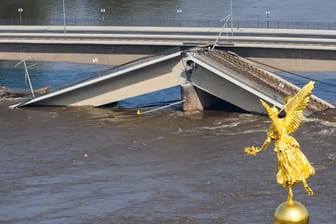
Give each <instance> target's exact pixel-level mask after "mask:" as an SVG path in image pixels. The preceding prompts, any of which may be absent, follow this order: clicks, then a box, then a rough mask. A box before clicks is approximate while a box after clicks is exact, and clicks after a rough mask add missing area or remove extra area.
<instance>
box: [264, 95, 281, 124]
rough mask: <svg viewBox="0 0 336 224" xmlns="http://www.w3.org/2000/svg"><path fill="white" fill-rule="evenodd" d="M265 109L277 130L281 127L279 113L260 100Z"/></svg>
mask: <svg viewBox="0 0 336 224" xmlns="http://www.w3.org/2000/svg"><path fill="white" fill-rule="evenodd" d="M260 102H261V104H262V105H263V107H264V108H265V109H266V111H267V114H268V116H269V118H270V119H271V120H272V122H273V125H274V127H275V128H277V127H279V119H278V114H279V113H278V111H273V110H272V108H271V107H270V106H269V105H268V104H267V103H266V102H265V101H263V100H260Z"/></svg>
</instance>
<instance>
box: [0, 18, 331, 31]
mask: <svg viewBox="0 0 336 224" xmlns="http://www.w3.org/2000/svg"><path fill="white" fill-rule="evenodd" d="M20 22H21V25H55V26H57V25H59V26H63V25H64V24H63V19H56V20H52V21H51V20H47V19H36V18H34V19H33V18H24V19H22V20H21V21H20V20H19V19H17V18H16V19H0V25H20ZM66 25H67V26H167V27H168V26H172V27H179V26H181V27H222V26H223V23H222V22H220V21H219V20H203V19H202V20H191V19H184V18H181V19H169V18H162V19H155V20H150V21H149V20H148V19H141V18H132V17H128V18H105V19H104V20H102V19H101V18H96V19H95V18H93V19H92V18H90V19H87V20H83V19H80V20H79V19H67V20H66ZM233 27H234V28H270V29H315V30H316V29H317V30H336V23H335V22H302V21H301V22H300V21H275V20H269V21H266V20H234V21H233Z"/></svg>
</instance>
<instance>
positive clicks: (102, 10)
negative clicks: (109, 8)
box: [100, 8, 106, 21]
mask: <svg viewBox="0 0 336 224" xmlns="http://www.w3.org/2000/svg"><path fill="white" fill-rule="evenodd" d="M105 12H106V9H104V8H101V9H100V13H101V14H102V20H103V21H104V20H105V17H104V15H105Z"/></svg>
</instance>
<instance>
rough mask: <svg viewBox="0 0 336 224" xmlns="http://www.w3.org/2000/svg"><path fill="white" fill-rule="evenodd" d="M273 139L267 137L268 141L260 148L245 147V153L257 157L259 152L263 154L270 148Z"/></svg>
mask: <svg viewBox="0 0 336 224" xmlns="http://www.w3.org/2000/svg"><path fill="white" fill-rule="evenodd" d="M271 141H272V138H271V137H270V136H267V138H266V140H265V141H264V144H263V145H262V146H261V147H260V148H257V147H254V146H249V147H245V150H244V151H245V153H246V154H249V155H252V156H256V155H257V154H258V153H259V152H263V151H265V150H266V149H267V147H268V146H269V144H270V143H271Z"/></svg>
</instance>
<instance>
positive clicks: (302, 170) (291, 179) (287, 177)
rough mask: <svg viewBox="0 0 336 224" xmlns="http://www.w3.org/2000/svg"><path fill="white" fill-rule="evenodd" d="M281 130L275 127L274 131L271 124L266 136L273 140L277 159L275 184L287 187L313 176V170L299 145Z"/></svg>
mask: <svg viewBox="0 0 336 224" xmlns="http://www.w3.org/2000/svg"><path fill="white" fill-rule="evenodd" d="M279 120H281V119H279ZM279 124H282V122H279ZM283 128H284V127H277V129H276V128H275V126H274V125H273V124H272V125H271V127H270V129H269V131H268V133H267V134H268V136H269V137H271V138H272V139H273V140H275V144H274V151H275V152H276V153H277V159H278V173H277V175H276V177H277V182H278V183H279V184H281V185H282V186H284V187H288V186H293V185H295V184H296V183H298V182H301V181H304V180H306V179H308V178H309V177H310V176H312V175H314V174H315V170H314V167H313V166H312V165H311V164H310V162H309V161H308V159H307V157H306V156H305V155H304V154H303V153H302V152H301V150H300V145H299V143H298V142H297V141H296V140H295V138H293V137H292V136H290V135H288V134H287V133H286V132H285V131H282V130H284V129H283ZM281 129H282V130H281Z"/></svg>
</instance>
